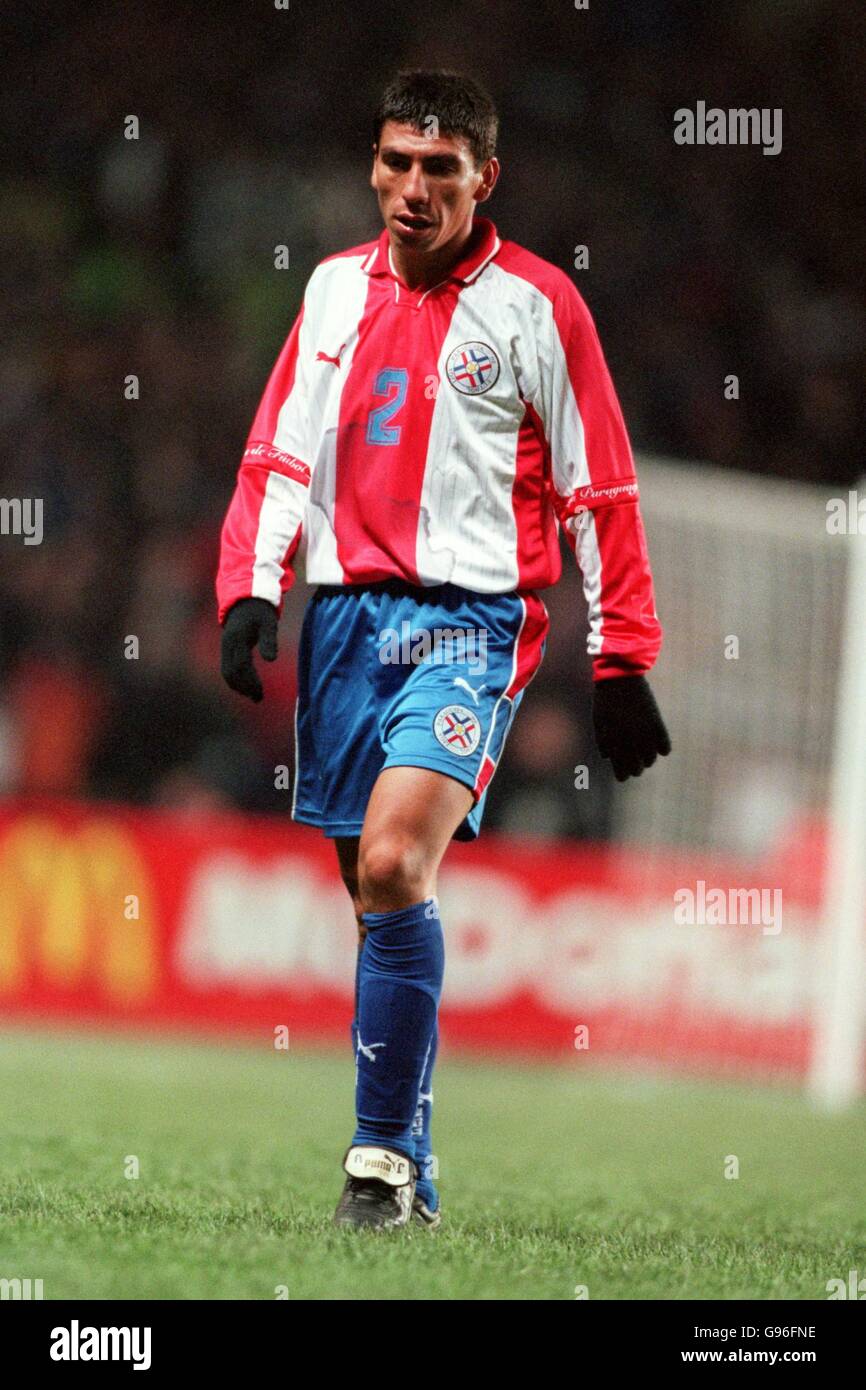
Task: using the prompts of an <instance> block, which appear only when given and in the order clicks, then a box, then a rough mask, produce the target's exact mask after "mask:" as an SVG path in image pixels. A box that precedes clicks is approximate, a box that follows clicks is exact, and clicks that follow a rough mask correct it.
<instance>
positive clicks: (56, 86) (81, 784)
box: [0, 0, 866, 838]
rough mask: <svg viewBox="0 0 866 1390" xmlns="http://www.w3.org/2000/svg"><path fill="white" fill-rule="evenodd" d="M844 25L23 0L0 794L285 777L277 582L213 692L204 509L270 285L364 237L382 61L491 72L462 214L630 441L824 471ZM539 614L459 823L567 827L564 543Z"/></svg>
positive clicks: (286, 301)
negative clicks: (479, 184)
mask: <svg viewBox="0 0 866 1390" xmlns="http://www.w3.org/2000/svg"><path fill="white" fill-rule="evenodd" d="M864 15H866V11H864V9H863V7H862V6H855V5H850V4H849V3H847V2H846V0H826V3H821V0H752V2H751V3H737V0H733V3H730V4H728V5H725V6H718V5H715V4H709V3H707V4H704V3H701V0H654V3H652V4H645V3H643V2H642V0H620V3H618V4H616V5H613V6H604V5H600V4H599V5H595V3H594V0H593V3H592V4H591V5H590V7H589V9H588V10H585V11H581V10H578V9H577V8H575V7H573V6H571V5H570V4H569V3H567V0H556V2H555V0H544V2H543V3H536V4H533V5H531V6H530V5H527V4H525V3H517V0H501V2H499V0H498V2H497V3H495V4H487V5H483V4H482V5H480V6H474V7H472V9H471V12H469V11H467V8H466V7H465V6H463V5H458V4H456V3H452V0H446V3H440V4H437V5H436V6H434V7H429V8H428V7H420V8H417V7H416V8H415V9H407V7H406V6H405V5H402V4H398V3H392V0H381V3H376V4H375V5H370V6H367V7H365V6H363V5H360V6H352V7H346V6H328V5H327V4H324V5H320V6H317V7H310V6H303V5H301V4H300V3H298V4H295V3H294V2H293V3H292V4H291V5H290V7H289V8H288V9H277V8H276V6H271V5H268V4H264V3H263V4H260V5H258V4H256V5H254V4H239V3H235V4H222V3H219V0H212V3H209V4H208V5H207V6H182V5H181V6H178V5H176V4H173V3H172V4H169V3H164V2H163V0H153V3H148V4H146V5H142V6H128V5H120V4H117V3H115V4H103V3H93V4H90V5H87V6H81V7H76V6H71V7H67V6H64V7H56V6H53V5H50V4H48V3H46V0H32V3H30V4H28V6H26V7H21V8H20V9H19V10H18V11H16V13H15V14H14V15H13V16H10V17H7V22H6V29H7V35H6V41H5V49H6V52H5V56H6V63H7V71H12V70H15V71H16V73H17V74H18V76H17V80H16V81H14V82H11V81H7V82H6V83H4V84H2V90H0V129H2V131H3V133H4V135H5V136H6V139H5V140H4V141H3V142H2V155H0V177H2V206H3V214H4V215H3V217H2V219H0V253H2V254H0V289H2V293H0V304H2V308H0V316H2V317H0V325H2V333H0V440H2V457H3V461H4V462H3V484H2V489H0V491H2V495H3V496H4V497H39V498H43V499H44V527H45V539H44V541H43V543H42V544H41V545H33V546H27V545H24V544H23V542H22V540H21V538H19V537H13V536H0V549H2V564H0V791H2V792H4V793H13V792H25V793H50V794H60V795H73V796H77V795H91V796H97V797H110V798H118V799H122V800H127V801H132V802H136V803H148V804H157V805H165V806H174V807H180V808H185V809H187V810H188V811H189V812H190V814H196V813H198V812H200V811H201V810H203V809H220V808H230V807H242V808H245V809H248V810H251V811H258V812H263V813H275V814H280V813H283V814H285V813H286V812H287V809H288V798H289V796H290V793H287V792H286V791H284V790H277V788H276V787H275V785H274V783H275V775H274V769H275V768H277V767H280V766H283V765H287V766H289V767H290V768H291V765H292V732H291V731H292V715H293V702H294V690H295V671H294V652H295V649H296V642H297V634H298V629H299V623H300V617H301V613H302V610H303V605H304V602H305V598H306V593H305V586H304V585H303V584H298V585H297V586H296V588H295V589H294V591H293V592H292V594H291V595H290V597H289V599H288V601H287V605H286V613H285V617H284V621H283V625H282V628H281V641H282V659H281V660H280V662H279V663H278V664H277V666H275V667H274V668H272V669H269V670H268V671H267V672H266V673H265V683H266V691H267V698H266V700H265V701H264V703H263V704H262V705H260V706H253V705H249V704H247V703H245V702H243V701H241V700H240V698H239V697H237V696H234V695H232V694H231V692H229V691H228V690H227V689H225V688H224V687H223V686H222V684H221V682H220V679H219V674H218V665H219V630H218V628H217V626H216V619H215V602H214V594H213V579H214V573H215V568H216V560H217V549H218V539H219V527H220V522H221V519H222V516H223V514H224V511H225V508H226V505H227V503H228V499H229V496H230V493H231V489H232V486H233V482H234V475H235V472H236V468H237V463H238V459H239V456H240V451H241V448H242V445H243V441H244V438H245V435H246V430H247V428H248V425H249V421H250V419H251V417H252V414H253V411H254V409H255V406H256V403H257V400H258V396H259V394H260V392H261V389H262V387H263V384H264V381H265V379H266V377H267V374H268V371H269V369H270V366H271V364H272V361H273V359H274V357H275V355H276V353H277V351H278V350H279V347H280V345H281V343H282V341H283V338H284V337H285V335H286V333H287V331H288V329H289V327H290V325H291V322H292V319H293V318H294V315H295V313H296V311H297V308H298V306H299V303H300V298H301V295H302V292H303V286H304V283H305V281H306V278H307V276H308V275H309V273H310V271H311V269H312V268H313V266H314V265H315V263H316V261H317V260H318V259H320V258H321V257H322V256H324V255H327V254H329V253H331V252H333V251H335V250H338V249H341V248H343V247H345V246H348V245H352V244H353V243H356V242H359V241H363V240H366V239H368V238H370V237H372V236H375V235H376V234H377V233H378V230H379V223H378V212H377V208H376V204H375V199H374V195H373V194H372V192H371V190H370V189H369V187H368V186H367V176H368V161H369V159H370V131H369V113H370V110H371V108H372V106H373V104H374V101H375V98H376V96H377V95H378V92H379V89H380V87H381V86H382V85H383V82H384V80H385V79H386V77H387V76H388V75H389V74H390V73H391V72H392V71H393V70H394V69H396V68H397V67H400V66H449V67H458V68H463V69H465V70H467V71H470V72H472V73H474V74H475V75H477V76H479V77H480V78H481V79H482V80H483V81H484V82H485V83H486V85H487V86H488V87H489V88H490V90H491V92H492V94H493V96H494V98H495V99H496V101H497V103H498V105H499V107H500V113H501V117H502V134H501V144H500V156H501V159H502V163H503V174H502V177H501V181H500V185H499V188H498V189H497V192H496V194H495V196H494V200H493V202H492V203H491V204H490V205H489V212H490V215H491V216H492V217H493V219H494V221H495V222H496V223H497V225H498V227H499V230H500V232H501V234H503V235H505V236H508V237H512V238H513V239H514V240H516V241H519V242H521V243H522V244H524V245H527V246H529V247H530V248H531V249H533V250H534V251H536V252H537V253H539V254H540V255H542V256H545V257H546V258H548V259H549V260H551V261H554V262H555V263H557V264H559V265H561V266H562V267H563V268H564V269H566V270H567V271H569V272H570V273H572V274H573V276H574V279H575V281H576V283H577V285H578V287H579V288H580V289H581V291H582V293H583V294H584V295H585V297H586V298H587V301H588V302H589V305H590V307H591V309H592V311H593V313H594V315H595V317H596V320H597V322H598V325H599V328H600V332H601V335H602V341H603V343H604V345H605V349H606V352H607V355H608V359H609V361H610V364H611V368H612V371H613V374H614V379H615V381H616V383H617V387H618V390H619V393H620V397H621V399H622V403H623V408H624V411H625V414H626V419H627V421H628V424H629V429H630V432H631V435H632V439H633V442H634V444H635V446H636V448H638V449H641V448H642V449H646V450H649V451H652V452H656V453H662V454H668V455H673V456H681V457H683V458H684V459H697V460H701V459H706V460H710V461H713V462H715V463H717V464H721V465H724V466H728V467H731V468H739V469H747V470H756V471H760V472H764V473H771V474H775V475H778V476H782V477H786V478H791V479H797V480H807V481H815V482H820V483H823V484H826V485H827V486H828V487H832V486H837V485H838V486H844V485H848V484H853V483H854V482H855V481H856V479H857V477H858V475H859V470H860V469H861V468H862V458H863V453H862V443H861V441H862V439H863V435H864V424H866V421H864V404H863V391H862V380H863V373H862V367H863V360H864V345H866V314H864V275H866V271H864V265H866V262H864V257H863V241H862V230H863V211H864V208H863V203H864V190H863V178H862V171H863V168H864V167H866V123H864V107H863V99H862V72H863V70H864V66H866V63H864V60H866V21H864ZM699 100H703V101H706V102H707V104H708V105H709V106H713V105H716V106H722V107H728V106H738V107H747V106H758V107H770V108H781V109H782V111H783V148H782V152H781V153H780V154H778V155H777V156H774V157H773V156H766V155H764V154H763V153H762V152H761V150H760V148H755V147H732V148H723V147H712V148H711V147H706V146H705V147H684V146H678V145H676V144H675V143H674V140H673V119H674V118H673V113H674V111H675V110H676V109H677V108H679V107H684V106H688V107H694V105H695V103H696V102H697V101H699ZM130 117H135V118H136V119H137V130H136V129H135V126H134V125H132V126H131V125H130V122H129V118H130ZM131 130H135V133H136V135H137V138H135V139H128V138H126V134H127V133H129V132H130V131H131ZM278 245H284V246H286V247H287V248H288V251H289V265H288V268H286V269H276V268H275V265H274V248H275V247H276V246H278ZM577 246H586V247H587V248H588V251H589V266H588V268H587V269H575V268H574V257H575V248H576V247H577ZM731 374H734V375H736V376H737V378H738V381H739V399H737V400H730V399H727V398H726V394H725V378H726V377H728V376H730V375H731ZM132 378H134V381H132V380H131V379H132ZM545 600H546V601H547V602H548V606H549V608H550V611H551V619H552V636H551V640H550V645H549V651H548V657H547V661H546V663H545V666H544V667H543V669H542V672H541V674H540V675H539V676H538V678H537V680H536V682H535V684H534V685H533V688H532V690H531V691H530V694H529V695H528V696H527V699H526V701H525V703H524V708H523V711H522V714H521V718H520V719H519V720H518V721H517V724H516V726H515V731H514V734H513V736H512V739H511V741H510V744H509V746H508V749H507V751H506V755H505V759H504V761H503V765H502V767H501V769H500V772H499V773H498V775H497V778H496V779H495V781H494V783H493V787H492V790H491V799H490V821H491V823H493V824H496V825H499V826H500V827H503V828H505V829H511V830H515V831H516V832H519V833H523V834H527V833H538V834H567V835H577V836H593V837H602V838H603V837H605V836H607V835H608V834H610V833H611V831H612V829H615V826H614V825H613V820H612V810H611V797H610V781H609V778H608V777H607V776H606V775H605V774H604V773H603V772H602V771H601V770H600V769H598V767H597V765H596V764H595V762H594V754H593V752H592V747H591V736H590V734H589V728H588V714H587V712H588V708H589V669H588V662H587V658H586V655H585V624H584V610H583V602H582V598H581V594H580V585H579V581H578V577H577V575H576V574H575V572H574V570H573V562H572V561H571V560H570V558H566V560H565V574H564V578H563V581H562V583H561V584H560V585H559V586H558V587H557V588H556V589H555V590H553V591H550V592H549V593H548V594H546V595H545ZM661 616H662V620H663V621H664V614H662V615H661ZM129 637H135V638H137V643H138V647H137V653H138V654H137V656H136V655H132V654H131V653H132V651H133V648H131V646H130V644H129V642H128V640H127V639H128V638H129ZM581 764H589V765H590V766H591V768H592V767H595V770H596V773H597V775H596V776H594V777H593V778H591V786H592V787H593V792H592V795H591V797H587V795H586V794H581V795H580V796H578V795H576V794H575V791H574V771H573V770H574V768H575V767H576V766H578V765H581Z"/></svg>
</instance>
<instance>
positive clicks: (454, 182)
mask: <svg viewBox="0 0 866 1390" xmlns="http://www.w3.org/2000/svg"><path fill="white" fill-rule="evenodd" d="M498 176H499V161H498V160H496V159H489V160H488V161H487V163H486V164H484V165H482V166H481V168H480V169H479V168H476V166H475V161H474V159H473V157H472V151H471V149H470V148H469V145H468V143H467V141H466V140H465V139H464V137H463V136H462V135H457V136H453V135H438V136H436V138H435V139H432V138H431V137H430V136H428V135H424V134H423V133H422V132H421V131H418V130H416V129H415V128H414V126H410V125H400V124H398V122H397V121H386V122H385V124H384V125H383V126H382V131H381V134H380V136H379V145H378V148H377V149H376V151H375V154H374V158H373V173H372V177H371V179H370V183H371V184H372V186H373V188H375V190H376V193H377V195H378V198H379V207H380V209H381V211H382V219H383V221H384V223H385V226H386V227H387V229H388V231H389V233H390V235H391V236H392V237H393V238H394V239H395V241H396V242H397V243H398V244H400V245H402V246H404V247H405V248H406V249H407V250H408V249H410V248H411V249H412V250H413V251H421V252H428V253H429V252H433V251H438V250H439V249H440V248H441V247H444V246H447V245H448V243H449V242H450V241H452V240H453V239H454V238H456V237H459V236H460V235H462V234H465V230H466V227H467V224H468V223H469V222H470V221H471V219H472V214H473V211H474V208H475V204H476V203H483V202H484V201H485V200H486V199H487V198H489V197H490V194H491V192H492V191H493V186H494V184H495V183H496V180H497V178H498Z"/></svg>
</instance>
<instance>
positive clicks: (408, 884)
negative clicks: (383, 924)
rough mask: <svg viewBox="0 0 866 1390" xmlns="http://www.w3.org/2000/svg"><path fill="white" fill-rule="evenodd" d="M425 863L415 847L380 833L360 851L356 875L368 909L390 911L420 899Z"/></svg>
mask: <svg viewBox="0 0 866 1390" xmlns="http://www.w3.org/2000/svg"><path fill="white" fill-rule="evenodd" d="M425 872H426V866H425V862H424V856H423V854H422V853H421V852H420V851H419V849H418V847H417V846H415V845H413V844H412V843H411V842H407V841H406V840H403V839H400V838H399V837H397V836H382V837H380V838H378V839H376V840H374V841H373V843H372V844H371V845H369V846H365V847H364V849H363V850H362V852H361V856H360V860H359V865H358V877H359V880H360V889H361V901H362V903H363V904H364V909H365V911H367V912H389V911H392V910H396V909H397V908H400V907H408V906H410V905H411V904H412V903H414V902H420V900H421V899H422V898H423V897H424V879H425Z"/></svg>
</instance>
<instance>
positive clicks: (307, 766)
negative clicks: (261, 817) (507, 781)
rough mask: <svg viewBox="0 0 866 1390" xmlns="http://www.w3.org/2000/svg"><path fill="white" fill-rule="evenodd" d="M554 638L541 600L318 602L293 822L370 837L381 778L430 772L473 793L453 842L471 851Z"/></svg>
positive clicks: (301, 703)
mask: <svg viewBox="0 0 866 1390" xmlns="http://www.w3.org/2000/svg"><path fill="white" fill-rule="evenodd" d="M547 627H548V618H547V610H546V609H545V607H544V604H543V603H542V602H541V600H540V599H539V598H538V596H537V595H536V594H535V593H532V592H524V593H511V594H477V593H473V592H471V591H470V590H468V589H461V588H458V587H457V586H456V585H454V584H438V585H436V586H435V587H433V588H429V589H420V588H413V587H412V586H410V585H408V584H405V583H403V582H402V581H398V580H388V581H385V582H383V583H380V584H372V585H365V586H363V587H362V586H352V587H349V586H343V585H323V586H322V587H320V588H318V589H317V590H316V592H315V594H314V595H313V597H312V599H311V600H310V603H309V605H308V607H307V611H306V614H305V615H304V625H303V629H302V632H301V642H300V649H299V654H298V704H297V712H296V721H295V728H296V734H295V768H296V771H295V792H294V801H293V805H292V817H293V819H294V820H297V821H303V822H305V823H306V824H307V825H315V826H318V827H319V828H320V829H321V830H323V831H324V833H325V834H326V835H329V836H332V837H333V836H338V835H347V836H349V835H360V833H361V828H362V826H363V823H364V815H365V812H366V809H367V802H368V801H369V799H370V793H371V792H372V790H373V785H374V783H375V781H376V778H377V777H378V776H379V773H380V772H381V771H382V769H383V768H385V767H429V768H432V769H433V770H434V771H435V772H443V773H445V775H446V776H448V777H453V778H455V779H456V780H457V781H458V782H463V783H464V785H465V786H467V787H469V788H470V789H471V791H472V794H473V797H474V799H475V804H474V806H473V807H472V810H471V811H470V812H469V814H468V816H467V817H466V819H465V821H463V823H462V824H461V825H460V826H459V827H458V829H457V831H456V832H455V836H454V838H455V839H459V840H471V839H474V838H475V836H476V835H477V834H478V830H479V827H480V824H481V817H482V814H483V811H484V799H485V796H486V791H487V787H488V785H489V783H490V779H491V777H492V776H493V773H494V772H495V770H496V764H497V763H498V761H499V758H500V755H501V753H502V749H503V747H504V745H505V739H506V735H507V734H508V730H509V728H510V727H511V722H512V720H513V718H514V714H515V711H516V709H517V707H518V705H519V704H520V701H521V699H522V697H523V692H524V690H525V689H526V687H527V685H528V684H529V682H530V681H531V679H532V677H533V676H534V675H535V672H536V671H537V670H538V667H539V666H540V664H541V659H542V657H543V655H544V646H545V637H546V634H547Z"/></svg>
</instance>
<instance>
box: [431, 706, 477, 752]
mask: <svg viewBox="0 0 866 1390" xmlns="http://www.w3.org/2000/svg"><path fill="white" fill-rule="evenodd" d="M433 732H434V734H435V735H436V737H437V739H438V740H439V742H440V743H441V744H442V747H443V748H447V749H448V752H449V753H456V754H457V756H458V758H468V757H469V754H470V753H474V752H475V749H476V748H477V747H478V743H479V741H480V739H481V725H480V724H479V722H478V718H477V716H476V715H474V714H473V713H472V711H471V709H467V708H466V706H465V705H444V706H443V708H442V709H440V711H439V713H438V714H437V715H436V718H435V719H434V720H433Z"/></svg>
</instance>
